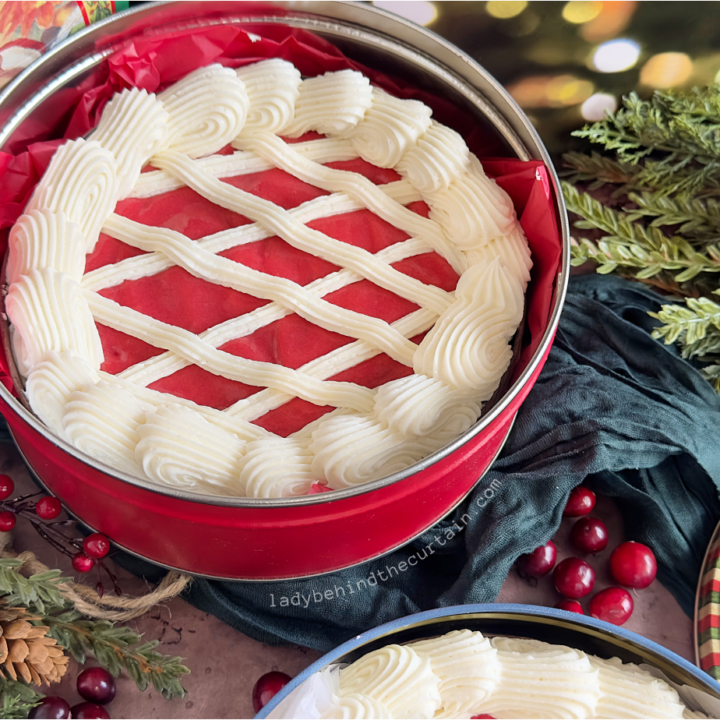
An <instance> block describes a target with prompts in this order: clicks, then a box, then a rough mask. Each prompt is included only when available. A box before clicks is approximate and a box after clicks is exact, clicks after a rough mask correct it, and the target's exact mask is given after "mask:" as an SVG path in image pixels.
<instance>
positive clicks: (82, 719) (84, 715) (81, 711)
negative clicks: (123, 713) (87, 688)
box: [70, 702, 110, 720]
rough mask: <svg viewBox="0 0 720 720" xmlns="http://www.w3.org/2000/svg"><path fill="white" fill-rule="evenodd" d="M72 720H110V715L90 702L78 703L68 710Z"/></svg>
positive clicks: (99, 706)
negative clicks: (99, 719)
mask: <svg viewBox="0 0 720 720" xmlns="http://www.w3.org/2000/svg"><path fill="white" fill-rule="evenodd" d="M70 712H71V713H72V717H73V720H90V719H91V718H101V720H110V713H109V712H108V711H107V710H106V709H105V708H104V707H103V706H102V705H96V704H95V703H91V702H84V703H78V704H77V705H73V706H72V707H71V708H70Z"/></svg>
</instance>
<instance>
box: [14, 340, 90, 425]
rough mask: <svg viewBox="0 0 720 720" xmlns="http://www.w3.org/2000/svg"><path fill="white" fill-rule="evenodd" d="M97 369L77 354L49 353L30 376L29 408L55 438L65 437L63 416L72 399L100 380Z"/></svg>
mask: <svg viewBox="0 0 720 720" xmlns="http://www.w3.org/2000/svg"><path fill="white" fill-rule="evenodd" d="M99 379H100V378H99V375H98V373H97V372H96V371H95V369H94V368H93V367H92V365H90V363H88V362H87V360H85V359H83V358H82V357H80V356H79V355H78V354H77V353H76V352H75V351H74V350H64V351H62V352H59V353H58V352H55V351H53V350H50V351H48V352H47V353H45V354H44V355H43V356H42V359H41V360H40V362H39V363H38V364H37V365H35V367H34V368H33V369H32V372H31V373H30V375H29V376H28V379H27V383H26V385H25V392H26V394H27V397H28V400H29V402H30V407H31V408H32V409H33V411H34V412H35V413H36V414H37V415H38V417H39V418H40V419H41V420H42V421H43V422H44V423H46V424H47V425H48V427H50V429H51V430H53V431H54V432H55V433H56V434H58V435H60V436H61V437H64V435H65V429H64V427H63V416H64V415H65V406H66V405H67V402H68V400H69V398H70V396H71V395H72V394H73V393H74V392H75V390H78V389H79V388H81V387H83V386H89V385H94V384H95V383H97V382H98V380H99Z"/></svg>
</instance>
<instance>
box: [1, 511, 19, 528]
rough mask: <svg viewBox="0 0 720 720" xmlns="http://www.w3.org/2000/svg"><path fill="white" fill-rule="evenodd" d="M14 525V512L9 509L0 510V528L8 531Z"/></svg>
mask: <svg viewBox="0 0 720 720" xmlns="http://www.w3.org/2000/svg"><path fill="white" fill-rule="evenodd" d="M14 527H15V513H14V512H10V511H9V510H3V511H2V512H0V530H2V531H3V532H10V530H12V529H13V528H14Z"/></svg>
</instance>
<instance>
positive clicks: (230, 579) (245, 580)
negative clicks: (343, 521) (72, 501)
mask: <svg viewBox="0 0 720 720" xmlns="http://www.w3.org/2000/svg"><path fill="white" fill-rule="evenodd" d="M514 424H515V418H514V417H513V419H512V421H511V422H510V425H509V426H508V429H507V432H506V433H505V437H504V438H503V441H502V443H501V445H500V447H499V448H498V449H497V451H496V452H495V454H494V455H493V457H492V460H491V461H490V465H492V464H493V463H494V462H495V460H496V459H497V457H498V455H500V453H501V452H502V449H503V447H505V443H506V442H507V439H508V437H510V432H511V431H512V429H513V425H514ZM10 436H11V437H12V439H13V442H15V435H14V434H13V431H12V429H11V430H10ZM15 447H16V449H17V451H18V453H19V455H20V457H21V458H22V461H23V462H24V463H25V466H26V467H27V469H28V470H29V471H30V474H31V475H32V477H33V481H34V482H35V483H36V484H38V485H40V486H41V487H42V488H43V489H44V490H46V491H47V492H49V493H50V494H52V491H51V490H50V489H49V488H48V487H47V486H46V485H45V483H44V482H43V480H42V478H41V477H40V476H39V475H38V474H37V472H35V469H34V468H33V466H32V464H31V463H30V462H29V461H28V459H27V458H26V457H25V453H23V451H22V450H21V449H20V448H19V447H18V445H17V442H15ZM489 469H490V467H489V466H488V470H489ZM488 470H486V471H485V472H484V473H483V474H482V475H480V477H479V478H478V479H477V480H476V481H475V483H474V484H473V486H472V487H471V488H470V489H469V490H468V491H467V492H466V493H465V494H464V495H463V496H462V497H461V498H460V499H459V500H458V501H457V502H456V503H455V504H454V505H453V506H452V507H451V508H448V509H447V510H445V511H444V512H443V514H442V516H441V517H440V518H438V519H437V520H436V521H435V522H434V523H433V525H435V524H437V523H438V522H440V520H442V519H443V518H444V517H446V516H447V515H449V514H450V513H452V512H454V511H455V510H457V508H458V507H460V505H462V503H463V502H464V501H465V499H466V498H467V496H468V495H469V494H470V493H471V492H472V490H473V488H474V487H475V485H477V483H479V482H480V480H482V478H483V477H485V475H486V474H487V472H488ZM65 512H66V513H67V514H68V515H70V516H71V517H74V518H75V519H76V520H78V521H80V522H81V523H82V524H83V525H85V527H87V528H89V529H90V530H91V531H92V532H100V530H99V528H95V527H93V526H92V525H89V524H88V522H87V521H86V520H84V519H83V518H81V517H79V516H78V515H76V514H75V513H74V512H72V510H70V509H68V508H67V507H65ZM433 525H430V526H429V527H427V528H425V529H424V530H421V531H420V532H418V533H417V534H415V535H413V536H412V537H411V538H408V539H407V540H403V541H402V542H400V543H398V544H397V545H394V546H393V547H391V548H390V549H389V550H385V551H383V552H382V553H381V554H380V555H375V556H373V557H371V558H368V559H367V560H362V561H361V562H358V563H349V564H347V565H343V566H342V567H338V568H334V569H333V570H324V571H323V572H320V573H308V574H307V575H294V576H292V577H276V578H238V577H229V576H223V575H208V574H206V573H201V572H195V571H194V570H186V569H184V568H180V567H175V566H174V565H167V564H166V563H162V562H159V561H157V560H151V559H150V558H148V557H147V556H145V555H142V554H141V553H139V552H137V551H136V550H130V549H129V548H127V547H125V545H121V544H120V543H118V542H116V541H115V540H113V545H115V546H116V547H117V548H119V549H120V550H122V551H123V552H125V553H127V554H128V555H132V556H133V557H136V558H138V559H140V560H144V561H145V562H148V563H151V564H152V565H155V566H157V567H161V568H164V569H165V570H174V571H175V572H179V573H184V574H185V575H192V576H193V577H198V578H205V579H206V580H220V581H227V582H243V583H268V582H293V581H295V580H308V579H310V578H312V579H315V578H321V577H325V576H327V575H333V574H335V573H339V572H342V571H343V570H349V569H350V568H355V567H360V566H362V565H365V564H366V563H369V562H374V561H375V560H380V559H382V558H384V557H387V556H388V555H391V554H392V553H394V552H395V551H397V550H399V549H400V548H402V547H404V546H405V545H408V544H409V543H411V542H414V541H415V540H417V539H418V538H419V537H420V536H421V535H422V534H423V533H425V532H427V531H428V530H429V529H430V527H433Z"/></svg>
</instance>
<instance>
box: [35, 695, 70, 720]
mask: <svg viewBox="0 0 720 720" xmlns="http://www.w3.org/2000/svg"><path fill="white" fill-rule="evenodd" d="M28 717H29V718H56V719H57V718H69V717H70V706H69V705H68V704H67V703H66V702H65V700H63V699H62V698H61V697H56V696H54V695H49V696H48V697H45V698H43V699H42V700H41V701H40V704H39V705H36V706H35V707H34V708H33V709H32V710H31V711H30V714H29V715H28Z"/></svg>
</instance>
